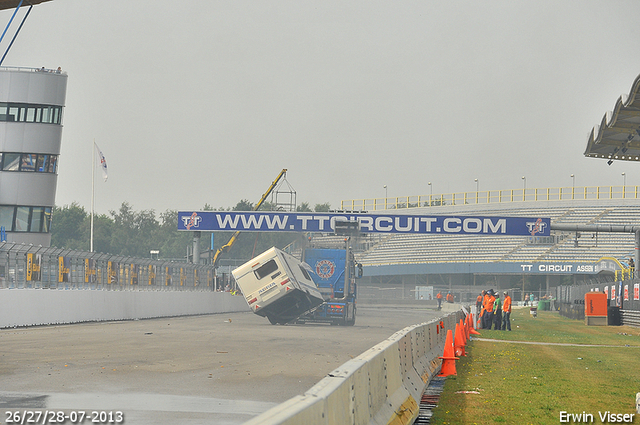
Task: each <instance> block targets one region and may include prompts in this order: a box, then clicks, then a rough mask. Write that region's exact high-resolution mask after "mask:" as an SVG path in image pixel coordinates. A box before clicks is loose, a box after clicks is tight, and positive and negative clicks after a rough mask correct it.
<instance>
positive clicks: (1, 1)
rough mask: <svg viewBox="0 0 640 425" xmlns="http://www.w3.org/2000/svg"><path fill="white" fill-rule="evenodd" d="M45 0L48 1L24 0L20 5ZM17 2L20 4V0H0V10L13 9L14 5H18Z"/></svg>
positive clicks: (39, 0)
mask: <svg viewBox="0 0 640 425" xmlns="http://www.w3.org/2000/svg"><path fill="white" fill-rule="evenodd" d="M45 1H50V0H29V1H27V2H24V3H23V4H22V5H23V6H27V5H31V4H40V3H44V2H45ZM19 4H20V0H0V9H1V10H4V9H13V8H15V7H18V5H19Z"/></svg>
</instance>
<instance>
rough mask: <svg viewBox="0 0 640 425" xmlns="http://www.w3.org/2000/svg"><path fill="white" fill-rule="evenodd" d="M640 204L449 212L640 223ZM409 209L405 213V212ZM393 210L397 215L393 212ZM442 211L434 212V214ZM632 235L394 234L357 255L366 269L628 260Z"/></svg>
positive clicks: (556, 220)
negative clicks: (604, 258)
mask: <svg viewBox="0 0 640 425" xmlns="http://www.w3.org/2000/svg"><path fill="white" fill-rule="evenodd" d="M639 206H640V205H613V204H611V203H610V201H608V202H606V203H605V205H602V206H594V205H593V202H590V203H589V205H579V204H576V203H572V204H570V205H554V206H552V207H546V208H541V207H538V206H536V205H535V203H526V204H521V205H517V206H516V205H513V207H514V208H509V209H505V208H500V209H496V208H492V207H491V205H484V206H482V207H481V208H478V207H480V206H476V207H477V208H475V209H473V210H470V209H468V208H465V209H464V211H456V209H451V208H449V209H448V211H447V212H448V213H457V214H467V215H488V216H492V215H496V216H526V217H550V218H551V222H552V223H553V224H556V223H558V224H559V223H562V224H581V225H582V224H584V225H599V224H601V225H602V224H611V225H620V224H625V225H640V214H638V212H639V208H638V207H639ZM408 210H409V209H408ZM410 210H411V212H412V213H413V214H415V213H424V214H427V215H428V214H434V211H433V209H431V210H429V209H428V208H412V209H410ZM396 212H397V211H396ZM438 213H440V211H438V212H436V214H438ZM633 250H634V236H633V234H626V233H586V234H585V233H578V234H577V235H576V233H571V232H557V231H552V236H551V237H527V236H475V235H416V234H409V235H407V234H399V235H394V236H391V237H389V238H387V239H386V240H384V241H383V242H381V243H379V244H377V245H375V246H374V247H373V248H372V249H370V250H368V251H366V252H364V253H362V254H361V255H360V258H359V259H360V261H361V262H362V264H363V265H365V266H376V265H390V264H415V263H423V264H428V263H478V262H489V263H500V262H523V261H524V262H571V263H574V262H577V261H580V262H596V261H598V260H600V259H601V258H602V257H613V258H616V259H620V260H623V261H624V260H626V259H627V258H628V257H629V256H631V255H633Z"/></svg>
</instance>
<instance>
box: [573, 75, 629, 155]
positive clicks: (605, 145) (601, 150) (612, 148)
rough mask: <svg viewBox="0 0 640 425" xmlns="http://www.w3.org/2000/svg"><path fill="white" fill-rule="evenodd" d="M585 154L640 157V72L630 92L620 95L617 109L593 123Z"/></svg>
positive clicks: (616, 105) (615, 107)
mask: <svg viewBox="0 0 640 425" xmlns="http://www.w3.org/2000/svg"><path fill="white" fill-rule="evenodd" d="M584 155H585V156H587V157H593V158H604V159H609V160H622V161H640V75H639V76H638V77H636V79H635V81H634V82H633V85H632V86H631V91H630V92H629V95H628V96H625V95H622V96H620V97H619V98H618V100H617V101H616V104H615V106H614V108H613V111H610V112H607V113H606V114H605V115H604V117H602V121H601V123H600V125H597V126H595V127H593V130H591V133H589V138H588V140H587V149H586V150H585V152H584ZM609 165H611V164H610V163H609Z"/></svg>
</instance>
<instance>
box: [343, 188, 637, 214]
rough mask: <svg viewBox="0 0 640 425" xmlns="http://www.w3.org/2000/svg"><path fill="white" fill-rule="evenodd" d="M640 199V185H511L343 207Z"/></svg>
mask: <svg viewBox="0 0 640 425" xmlns="http://www.w3.org/2000/svg"><path fill="white" fill-rule="evenodd" d="M594 199H598V200H607V199H640V186H583V187H555V188H542V189H536V188H532V189H525V188H523V189H508V190H487V191H478V192H460V193H444V194H437V195H433V194H430V195H417V196H400V197H397V198H372V199H350V200H343V201H341V202H340V209H341V210H354V211H375V210H389V209H402V208H423V207H434V208H437V207H440V206H449V205H465V204H483V205H485V204H504V203H511V202H537V201H588V200H594Z"/></svg>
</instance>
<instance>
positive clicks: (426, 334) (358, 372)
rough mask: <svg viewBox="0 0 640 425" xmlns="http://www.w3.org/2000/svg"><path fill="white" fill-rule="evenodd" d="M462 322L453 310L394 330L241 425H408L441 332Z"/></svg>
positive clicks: (433, 365)
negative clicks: (301, 393)
mask: <svg viewBox="0 0 640 425" xmlns="http://www.w3.org/2000/svg"><path fill="white" fill-rule="evenodd" d="M462 318H464V314H463V312H462V310H459V311H455V312H452V313H449V314H447V315H446V316H444V317H443V318H441V319H437V320H434V321H431V322H428V323H422V324H419V325H414V326H409V327H407V328H405V329H403V330H401V331H399V332H396V333H394V334H393V335H391V336H390V337H389V338H388V339H386V340H385V341H383V342H381V343H380V344H377V345H376V346H374V347H372V348H370V349H369V350H367V351H365V352H364V353H362V354H361V355H359V356H358V357H356V358H354V359H353V360H350V361H348V362H347V363H345V364H343V365H342V366H340V367H339V368H338V369H336V370H334V371H333V372H331V373H330V374H329V375H327V376H326V377H325V378H323V379H322V380H321V381H320V382H318V383H317V384H316V385H314V386H313V387H312V388H311V389H309V391H307V392H306V393H304V394H303V395H300V396H296V397H294V398H292V399H290V400H288V401H286V402H284V403H282V404H280V405H278V406H276V407H274V408H272V409H270V410H268V411H266V412H264V413H263V414H261V415H259V416H257V417H255V418H253V419H251V420H249V421H248V422H246V423H245V425H294V424H305V425H306V424H309V425H342V424H345V423H349V424H356V425H365V424H366V425H383V424H394V425H395V424H398V425H400V424H409V423H413V421H414V420H415V419H416V418H417V416H418V413H419V403H420V398H421V397H422V393H423V392H424V390H425V388H426V387H427V385H428V384H429V381H431V379H432V378H433V377H434V376H435V374H436V373H437V372H438V371H439V370H440V366H441V362H442V361H441V360H440V359H438V356H441V355H442V353H443V350H444V342H445V339H446V332H447V330H448V329H451V330H455V325H456V323H458V322H459V321H460V319H462Z"/></svg>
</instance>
